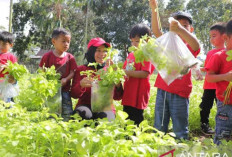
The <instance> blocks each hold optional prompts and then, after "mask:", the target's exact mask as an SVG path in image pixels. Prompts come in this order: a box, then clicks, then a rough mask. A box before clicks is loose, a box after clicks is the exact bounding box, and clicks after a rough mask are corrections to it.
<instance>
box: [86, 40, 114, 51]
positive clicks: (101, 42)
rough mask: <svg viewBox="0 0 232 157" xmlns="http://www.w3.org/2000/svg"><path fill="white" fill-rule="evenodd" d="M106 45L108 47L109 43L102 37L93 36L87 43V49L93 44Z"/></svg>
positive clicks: (95, 45)
mask: <svg viewBox="0 0 232 157" xmlns="http://www.w3.org/2000/svg"><path fill="white" fill-rule="evenodd" d="M103 44H104V45H106V46H107V47H110V44H109V43H107V42H106V41H105V40H104V39H102V38H93V39H91V40H90V41H89V43H88V46H87V47H88V49H89V48H90V47H91V46H94V47H98V46H101V45H103Z"/></svg>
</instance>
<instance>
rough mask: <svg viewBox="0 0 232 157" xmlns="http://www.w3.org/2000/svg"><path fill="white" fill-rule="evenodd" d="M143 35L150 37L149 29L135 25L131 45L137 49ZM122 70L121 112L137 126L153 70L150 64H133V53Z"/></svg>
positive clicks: (146, 100) (148, 93) (148, 90)
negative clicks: (123, 73) (124, 75)
mask: <svg viewBox="0 0 232 157" xmlns="http://www.w3.org/2000/svg"><path fill="white" fill-rule="evenodd" d="M144 35H148V36H151V31H150V28H149V27H148V26H146V25H144V24H137V25H135V26H134V27H133V28H132V29H131V31H130V40H131V45H132V46H135V47H138V44H139V41H140V38H141V37H142V36H144ZM123 68H124V69H125V73H126V75H127V77H126V79H125V82H124V92H123V96H122V105H123V111H124V112H126V113H127V114H128V118H129V119H131V120H133V121H134V122H135V124H137V125H139V124H140V123H141V122H142V121H143V119H144V118H143V111H144V109H145V108H147V105H148V100H149V95H150V83H149V78H150V75H151V74H152V73H153V71H154V69H155V68H154V66H153V65H152V64H151V63H150V62H144V65H142V63H135V57H134V54H133V52H131V53H130V54H129V55H128V57H127V59H126V61H125V63H124V66H123ZM133 69H134V70H133Z"/></svg>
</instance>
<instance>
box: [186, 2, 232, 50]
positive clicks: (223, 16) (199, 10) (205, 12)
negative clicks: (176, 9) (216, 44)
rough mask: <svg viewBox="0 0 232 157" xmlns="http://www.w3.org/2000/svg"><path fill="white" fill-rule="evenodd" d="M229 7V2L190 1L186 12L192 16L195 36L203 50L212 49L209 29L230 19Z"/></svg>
mask: <svg viewBox="0 0 232 157" xmlns="http://www.w3.org/2000/svg"><path fill="white" fill-rule="evenodd" d="M231 6H232V2H231V1H218V0H201V1H199V0H191V1H189V3H188V4H187V10H188V11H189V12H190V13H191V14H192V16H193V21H194V23H193V26H194V28H195V33H196V36H197V38H198V39H199V40H200V41H201V42H202V43H203V46H204V49H205V50H207V51H209V50H210V49H212V46H211V44H210V40H209V29H210V27H211V26H212V25H213V24H214V23H216V22H227V21H228V20H229V19H230V17H231ZM202 17H204V18H202Z"/></svg>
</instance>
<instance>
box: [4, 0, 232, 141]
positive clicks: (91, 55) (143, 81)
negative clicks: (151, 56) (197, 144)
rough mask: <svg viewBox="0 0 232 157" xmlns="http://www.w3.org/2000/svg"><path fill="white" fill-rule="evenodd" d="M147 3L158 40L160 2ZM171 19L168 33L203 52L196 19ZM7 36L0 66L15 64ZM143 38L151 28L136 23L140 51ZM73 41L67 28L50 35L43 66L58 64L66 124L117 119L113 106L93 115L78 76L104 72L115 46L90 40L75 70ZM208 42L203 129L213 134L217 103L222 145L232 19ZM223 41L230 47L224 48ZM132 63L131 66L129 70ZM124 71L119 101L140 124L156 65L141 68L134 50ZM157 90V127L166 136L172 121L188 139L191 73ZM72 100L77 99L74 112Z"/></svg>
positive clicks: (229, 116) (228, 117)
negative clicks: (211, 124) (83, 61)
mask: <svg viewBox="0 0 232 157" xmlns="http://www.w3.org/2000/svg"><path fill="white" fill-rule="evenodd" d="M149 5H150V8H151V11H152V21H151V24H152V31H153V33H154V35H155V36H156V37H157V38H158V37H160V36H161V35H162V34H163V32H161V28H160V27H159V26H160V24H159V20H158V19H159V17H158V13H157V7H158V6H157V2H156V0H150V2H149ZM172 17H174V18H175V19H176V20H174V21H172V22H171V23H170V31H173V32H175V33H176V34H178V35H179V36H180V38H181V39H182V40H183V42H184V43H185V44H186V46H187V47H188V48H189V50H190V51H191V53H192V54H193V55H194V56H195V57H196V56H197V55H198V54H199V52H200V44H199V42H198V40H197V39H196V37H195V36H194V35H193V34H192V32H193V30H194V29H193V27H192V23H193V19H192V17H191V15H190V14H188V13H186V12H181V11H179V12H176V13H174V14H172ZM4 33H5V32H2V33H1V36H0V50H1V54H0V59H1V64H2V61H3V59H5V60H11V61H12V62H15V61H16V59H15V57H13V55H11V54H10V53H9V49H10V48H11V47H12V46H13V42H12V41H11V40H8V39H3V37H2V36H3V34H4ZM144 35H148V36H151V30H150V28H149V27H148V26H146V25H144V24H138V25H135V26H134V27H133V28H132V29H131V32H130V35H129V38H130V40H131V45H133V46H135V47H138V44H139V41H140V38H141V37H142V36H144ZM70 40H71V34H70V32H68V31H67V30H65V29H63V28H59V29H56V30H54V31H53V34H52V44H53V45H54V50H53V51H50V52H48V53H46V54H45V55H44V56H43V57H42V59H41V62H40V64H39V66H40V67H41V68H43V67H51V66H52V65H55V67H56V70H57V72H59V73H60V74H61V84H62V116H63V117H64V119H66V120H68V119H69V117H70V115H72V114H73V113H78V114H79V115H80V116H81V117H82V118H83V119H97V118H104V117H107V118H108V119H109V120H113V119H115V109H114V107H112V111H103V112H98V113H94V112H92V110H91V101H90V100H91V86H92V81H93V80H92V79H90V78H88V77H85V76H83V75H80V72H82V71H86V70H95V71H97V70H100V69H102V68H104V66H105V62H104V58H105V57H106V54H107V51H106V48H108V47H111V45H110V44H109V43H107V42H106V41H104V39H102V38H93V39H91V40H90V41H89V43H88V46H87V52H86V53H85V59H86V60H87V64H85V65H81V66H77V64H76V61H75V58H74V57H73V55H71V54H70V53H68V52H67V50H68V49H69V45H70ZM210 41H211V44H212V45H213V46H215V49H213V50H211V51H209V52H208V55H207V59H206V62H205V66H204V68H202V71H206V72H207V74H206V79H205V83H204V93H203V97H202V103H201V104H200V108H201V113H200V115H201V127H202V129H203V131H204V132H205V133H209V134H212V133H213V131H212V129H211V128H210V127H209V120H208V117H209V113H210V109H211V108H212V105H213V102H214V100H216V101H217V116H216V135H215V139H214V141H215V143H216V144H219V143H220V139H222V138H229V137H230V135H231V130H232V105H231V104H232V102H231V101H232V95H230V98H231V99H230V101H229V103H228V104H223V100H224V97H225V95H224V92H225V91H226V87H227V86H228V84H229V82H230V81H231V80H232V73H231V72H230V70H231V69H232V68H231V67H232V62H228V61H226V57H227V55H226V52H227V51H229V50H232V20H230V21H229V22H228V23H227V25H226V26H225V25H224V24H222V23H217V24H215V25H213V26H212V27H211V28H210ZM224 41H225V46H226V47H224ZM89 63H98V66H97V68H95V67H94V66H88V64H89ZM131 63H133V64H131ZM131 65H133V68H131V67H130V66H131ZM123 68H124V69H125V73H126V78H125V82H124V85H123V92H122V93H121V96H119V97H117V98H116V99H122V105H123V111H125V112H126V113H127V114H128V118H129V119H131V120H133V121H134V122H135V124H137V125H139V124H140V123H141V122H142V121H143V119H144V118H143V111H144V109H146V107H147V105H148V100H149V94H150V83H149V77H150V75H151V74H152V73H153V71H154V69H155V67H154V66H153V65H152V64H151V62H146V61H145V62H144V63H143V64H142V63H135V57H134V55H133V52H131V53H130V54H129V55H128V57H127V59H126V61H125V63H124V65H123ZM3 69H4V68H2V69H1V70H3ZM1 77H2V74H1ZM71 79H72V84H71ZM14 82H15V81H14ZM14 82H12V83H14ZM154 86H155V87H157V96H156V104H155V119H154V127H155V128H157V129H158V130H160V131H163V132H165V133H167V132H168V125H169V121H170V118H171V119H172V123H173V131H174V133H175V135H176V138H177V139H188V133H189V130H188V116H189V96H190V93H191V90H192V82H191V71H189V73H187V74H186V75H184V76H183V77H181V78H178V79H176V80H175V81H173V82H172V83H171V84H170V85H167V84H166V83H165V81H164V80H163V79H162V77H161V76H160V75H159V74H158V76H157V78H156V82H155V85H154ZM119 88H121V86H120V85H119V86H118V85H117V86H116V87H115V91H116V92H115V95H117V91H122V90H120V89H119ZM215 92H216V95H215ZM119 95H120V94H119ZM215 96H216V97H215ZM71 97H73V98H78V99H79V100H78V103H77V105H76V107H75V109H74V111H73V108H72V101H71ZM115 97H116V96H115ZM216 98H217V99H216Z"/></svg>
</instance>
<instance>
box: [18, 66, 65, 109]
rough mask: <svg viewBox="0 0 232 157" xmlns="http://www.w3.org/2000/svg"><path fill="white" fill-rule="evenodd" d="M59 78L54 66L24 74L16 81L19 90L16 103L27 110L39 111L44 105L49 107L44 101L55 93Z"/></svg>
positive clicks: (58, 86) (58, 85)
mask: <svg viewBox="0 0 232 157" xmlns="http://www.w3.org/2000/svg"><path fill="white" fill-rule="evenodd" d="M59 78H60V74H58V73H56V70H55V67H54V66H52V67H51V68H45V69H44V70H42V69H39V70H38V71H37V73H35V74H30V73H28V74H27V75H24V76H23V77H22V78H21V79H20V80H19V83H18V84H19V87H20V92H19V95H18V96H17V97H16V98H15V101H16V103H18V104H19V105H21V106H23V107H26V108H27V110H29V111H41V110H42V109H43V108H44V107H49V106H46V105H45V102H46V101H47V100H48V99H49V98H52V97H54V96H55V95H56V94H57V92H58V89H59V88H60V87H61V85H60V81H59ZM50 105H51V104H50ZM52 108H53V109H52ZM52 110H53V111H54V106H53V107H51V111H52Z"/></svg>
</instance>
